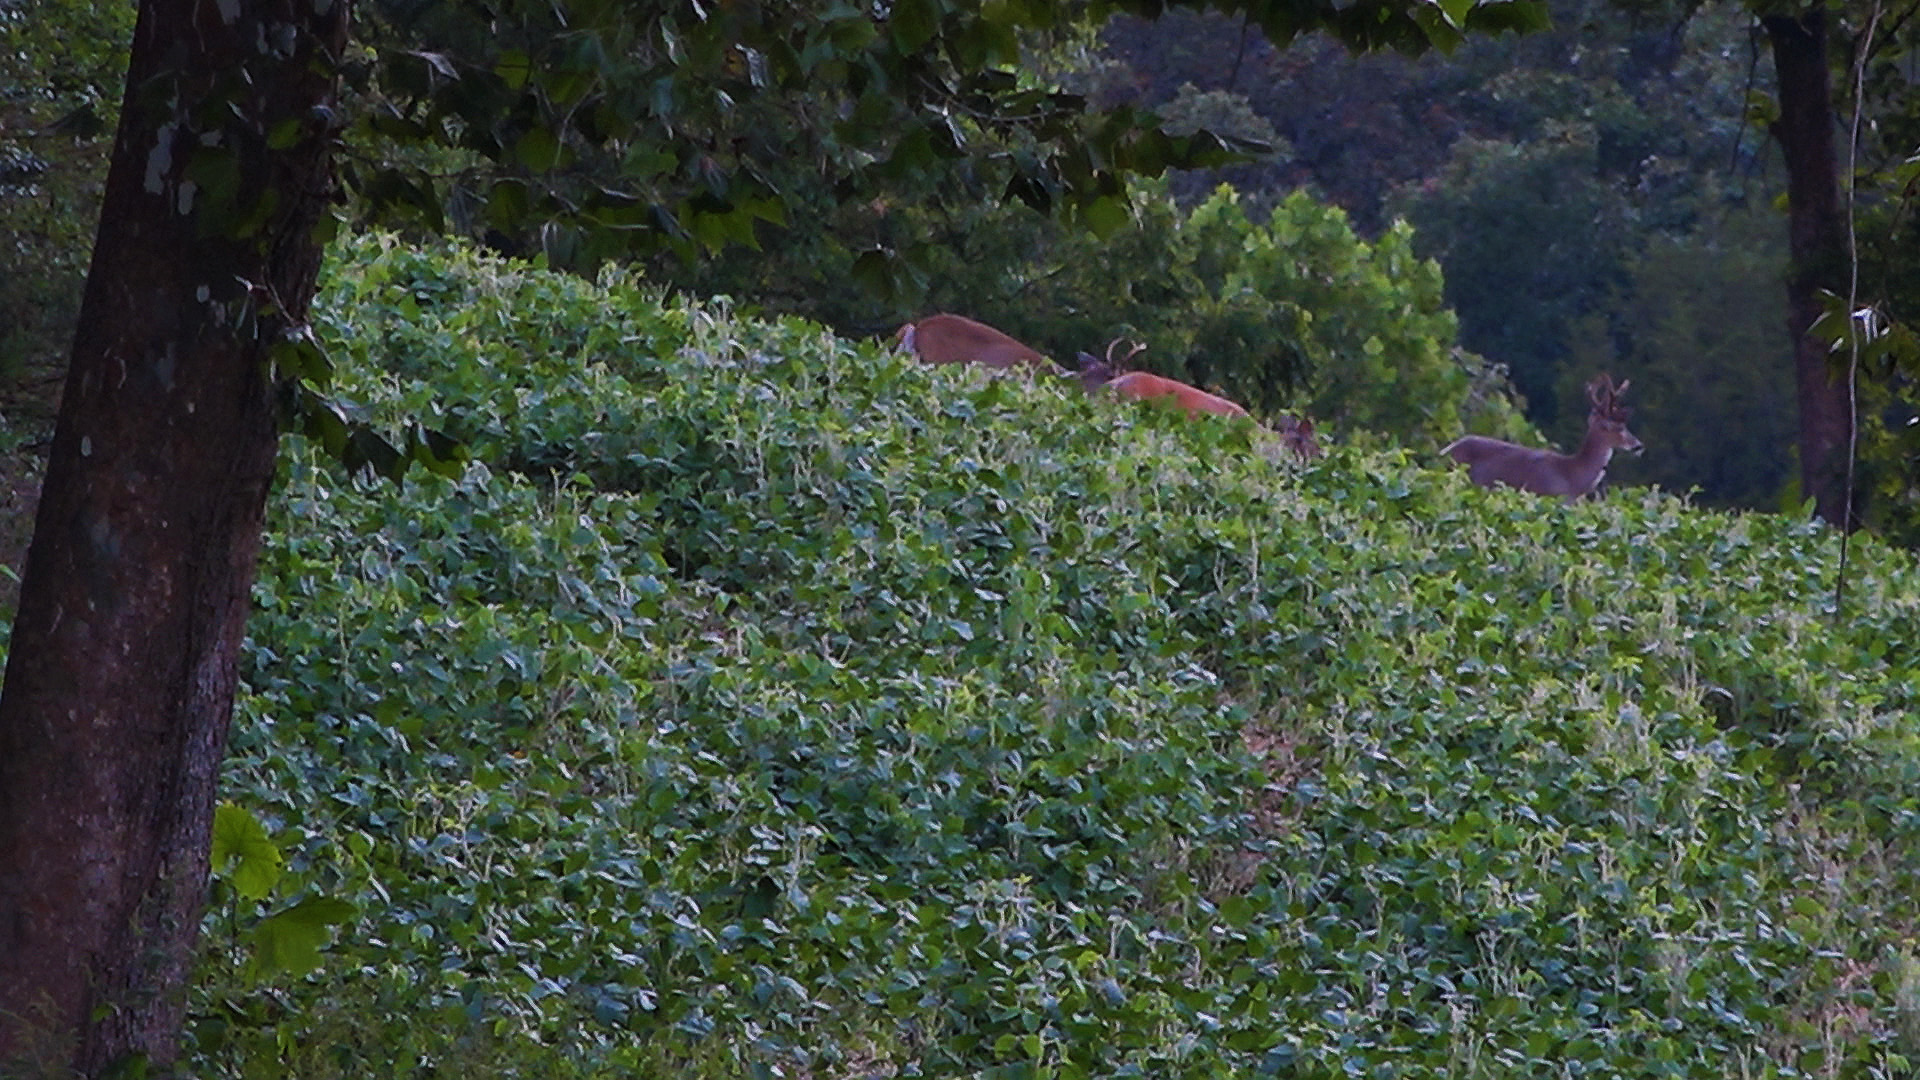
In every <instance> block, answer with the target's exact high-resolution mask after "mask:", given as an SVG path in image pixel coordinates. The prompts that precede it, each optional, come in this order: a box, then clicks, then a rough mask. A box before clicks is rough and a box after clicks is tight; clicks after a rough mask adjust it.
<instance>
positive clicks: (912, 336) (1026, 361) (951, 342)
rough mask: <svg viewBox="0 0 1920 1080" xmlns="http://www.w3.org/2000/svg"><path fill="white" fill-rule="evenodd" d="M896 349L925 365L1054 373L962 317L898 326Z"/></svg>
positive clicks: (1041, 360) (1038, 358)
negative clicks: (980, 366)
mask: <svg viewBox="0 0 1920 1080" xmlns="http://www.w3.org/2000/svg"><path fill="white" fill-rule="evenodd" d="M894 336H895V337H896V338H897V339H898V340H899V342H900V347H901V348H903V349H907V350H909V351H911V352H912V353H913V354H914V355H916V356H918V357H919V358H920V359H922V360H925V361H926V362H927V363H929V364H984V365H986V366H987V367H991V368H1019V367H1037V368H1043V369H1046V370H1048V371H1052V370H1056V369H1055V368H1054V366H1053V361H1051V360H1049V359H1047V358H1046V357H1044V356H1042V355H1040V353H1038V352H1036V351H1035V350H1033V349H1030V348H1028V347H1027V346H1025V345H1022V344H1021V343H1020V342H1018V341H1015V340H1014V339H1013V338H1011V337H1009V336H1007V335H1006V334H1003V333H1001V332H1000V331H998V330H995V329H994V328H993V327H991V326H988V325H987V324H986V323H983V322H975V321H974V320H972V319H969V318H967V317H966V316H964V315H929V316H927V317H926V318H924V319H921V320H920V321H919V322H910V323H907V324H906V325H905V326H902V327H901V328H900V329H899V331H898V332H897V333H896V334H895V335H894Z"/></svg>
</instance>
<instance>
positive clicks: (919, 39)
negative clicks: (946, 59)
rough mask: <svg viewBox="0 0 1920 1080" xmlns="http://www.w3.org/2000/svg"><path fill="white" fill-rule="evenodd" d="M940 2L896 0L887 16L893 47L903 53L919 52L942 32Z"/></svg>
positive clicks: (934, 0) (936, 0) (930, 0)
mask: <svg viewBox="0 0 1920 1080" xmlns="http://www.w3.org/2000/svg"><path fill="white" fill-rule="evenodd" d="M941 14H942V12H941V3H940V0H895V3H894V5H893V8H892V10H891V11H889V12H888V14H887V30H888V32H889V33H890V34H891V35H892V37H893V45H894V47H895V48H897V49H899V50H900V51H901V52H903V53H911V52H918V51H919V50H920V48H921V47H922V46H924V45H926V44H927V42H929V41H932V40H933V36H934V35H935V34H937V33H939V32H940V17H941Z"/></svg>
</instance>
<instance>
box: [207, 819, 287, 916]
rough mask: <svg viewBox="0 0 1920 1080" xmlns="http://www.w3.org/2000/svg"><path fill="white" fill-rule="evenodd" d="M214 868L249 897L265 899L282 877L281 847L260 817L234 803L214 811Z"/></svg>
mask: <svg viewBox="0 0 1920 1080" xmlns="http://www.w3.org/2000/svg"><path fill="white" fill-rule="evenodd" d="M212 863H213V870H214V873H215V874H216V875H218V876H221V877H225V878H226V879H227V880H229V881H231V882H232V883H233V888H234V891H235V892H237V893H239V894H240V896H241V897H242V898H243V899H246V900H264V899H266V897H267V896H268V894H270V893H272V892H273V886H274V885H275V883H277V882H278V881H279V880H280V864H281V860H280V849H279V848H278V847H276V846H275V845H274V843H273V841H272V840H271V839H270V838H268V836H267V830H266V828H265V827H264V826H262V825H261V824H260V819H258V818H256V817H254V816H253V815H252V814H251V813H249V812H247V811H246V810H243V809H241V808H240V807H238V806H235V805H234V804H232V803H224V802H223V803H221V804H220V805H219V806H217V807H215V808H214V811H213V857H212Z"/></svg>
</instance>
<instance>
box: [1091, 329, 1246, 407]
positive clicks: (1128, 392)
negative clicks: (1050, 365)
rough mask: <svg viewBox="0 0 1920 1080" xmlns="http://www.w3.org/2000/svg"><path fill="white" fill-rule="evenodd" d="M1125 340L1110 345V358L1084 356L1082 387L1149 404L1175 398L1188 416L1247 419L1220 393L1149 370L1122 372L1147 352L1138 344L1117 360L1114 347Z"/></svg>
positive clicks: (1115, 339)
mask: <svg viewBox="0 0 1920 1080" xmlns="http://www.w3.org/2000/svg"><path fill="white" fill-rule="evenodd" d="M1122 340H1124V339H1122V338H1114V339H1113V341H1112V342H1111V343H1109V344H1108V345H1107V358H1106V359H1105V360H1102V359H1100V358H1099V357H1097V356H1094V355H1092V354H1091V353H1081V354H1080V385H1082V386H1084V387H1086V388H1087V389H1088V390H1098V389H1099V388H1101V387H1102V386H1104V387H1106V388H1108V389H1109V390H1112V391H1113V392H1114V393H1117V394H1124V395H1125V396H1127V397H1130V398H1139V399H1140V400H1142V401H1145V400H1147V399H1149V398H1169V397H1170V398H1172V399H1173V400H1174V404H1176V405H1178V406H1180V407H1181V408H1182V409H1185V410H1186V411H1187V415H1188V416H1198V415H1200V414H1201V413H1203V412H1204V413H1213V414H1214V415H1215V416H1245V415H1247V410H1245V409H1243V408H1241V407H1240V406H1238V405H1236V404H1234V403H1233V402H1231V401H1228V400H1227V399H1226V398H1223V397H1220V396H1219V395H1217V394H1209V393H1207V392H1206V391H1205V390H1202V389H1200V388H1199V387H1197V386H1188V385H1187V384H1186V383H1183V382H1181V381H1179V380H1178V379H1169V378H1166V377H1164V376H1161V375H1155V374H1152V373H1151V372H1146V371H1129V372H1126V373H1124V374H1123V373H1122V372H1121V371H1120V365H1121V364H1124V363H1126V362H1127V361H1128V360H1131V359H1133V358H1134V357H1136V356H1139V355H1140V354H1141V353H1142V352H1144V351H1145V350H1146V348H1147V347H1146V346H1145V345H1135V346H1134V347H1133V350H1132V351H1131V352H1129V353H1127V355H1126V356H1125V357H1123V358H1121V359H1120V360H1118V361H1115V360H1114V358H1113V350H1114V347H1115V346H1117V345H1119V344H1120V342H1121V341H1122Z"/></svg>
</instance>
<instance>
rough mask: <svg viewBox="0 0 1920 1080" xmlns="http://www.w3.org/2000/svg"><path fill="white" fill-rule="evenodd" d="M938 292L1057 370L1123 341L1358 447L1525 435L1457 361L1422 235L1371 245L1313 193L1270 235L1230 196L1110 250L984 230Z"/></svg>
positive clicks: (1461, 355)
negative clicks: (1307, 417)
mask: <svg viewBox="0 0 1920 1080" xmlns="http://www.w3.org/2000/svg"><path fill="white" fill-rule="evenodd" d="M1007 245H1013V246H1015V247H1016V249H1017V250H1016V251H1014V252H1011V253H1010V252H1009V251H1008V250H1007ZM1009 264H1012V265H1013V266H1015V267H1018V268H1019V269H1018V270H1017V271H1016V272H1015V273H1014V274H1013V275H1011V277H1012V280H1011V281H1007V278H1008V276H1009V275H1008V274H1007V271H1006V269H1005V267H1007V266H1008V265H1009ZM1116 269H1120V270H1122V272H1121V273H1118V274H1116ZM939 279H940V282H941V284H940V285H939V286H938V287H937V288H936V290H935V292H934V303H935V306H937V307H945V308H947V309H949V310H967V311H971V312H975V313H978V314H981V315H982V316H983V317H986V318H988V319H989V320H990V321H992V322H993V323H994V324H995V325H996V326H1000V327H1002V328H1004V329H1006V330H1007V331H1008V332H1009V333H1012V334H1014V335H1015V336H1016V337H1019V338H1021V339H1022V340H1025V341H1030V342H1032V343H1033V344H1034V345H1035V347H1037V348H1041V349H1042V350H1043V351H1048V352H1049V353H1050V355H1053V356H1055V357H1057V358H1060V359H1061V360H1062V361H1065V362H1070V360H1071V358H1072V357H1073V355H1074V354H1075V352H1076V351H1079V350H1087V351H1091V352H1099V351H1100V347H1101V344H1102V343H1103V342H1104V341H1106V340H1110V339H1111V338H1113V337H1117V336H1127V337H1130V338H1133V339H1136V340H1138V341H1140V342H1143V343H1145V344H1146V345H1147V346H1148V349H1147V351H1146V352H1145V353H1144V354H1143V355H1142V356H1141V358H1140V359H1139V360H1138V361H1137V363H1138V364H1139V365H1140V366H1143V367H1147V368H1151V369H1154V370H1158V371H1160V372H1162V373H1164V374H1168V375H1172V376H1174V377H1176V378H1180V379H1182V380H1185V381H1189V382H1192V383H1195V384H1196V385H1212V386H1217V387H1219V388H1221V390H1222V392H1223V393H1225V394H1227V395H1228V396H1229V397H1232V398H1234V399H1235V400H1237V401H1240V402H1242V403H1243V404H1245V405H1247V406H1248V407H1250V408H1252V409H1253V410H1254V411H1255V412H1256V413H1257V414H1260V413H1264V414H1272V413H1276V412H1279V411H1282V410H1286V409H1297V410H1302V411H1305V412H1307V413H1309V414H1311V415H1312V416H1313V417H1314V418H1315V420H1316V422H1317V423H1320V424H1323V425H1329V426H1331V428H1332V429H1333V430H1336V431H1338V432H1340V433H1341V434H1342V435H1343V436H1344V437H1347V438H1357V437H1374V438H1379V439H1383V440H1386V441H1391V442H1398V443H1401V444H1404V445H1408V446H1417V447H1432V446H1435V445H1438V444H1439V443H1442V442H1445V441H1446V440H1448V439H1451V438H1453V437H1455V436H1457V435H1458V434H1460V432H1461V431H1462V430H1464V429H1469V428H1471V429H1473V430H1477V431H1482V432H1484V433H1487V434H1492V435H1498V436H1502V437H1515V436H1519V435H1521V434H1522V433H1523V432H1525V431H1526V430H1527V425H1526V423H1525V421H1524V420H1522V419H1521V417H1520V415H1519V413H1518V410H1517V409H1516V408H1515V407H1514V405H1513V402H1512V400H1511V397H1510V391H1509V390H1508V388H1507V387H1506V385H1505V382H1504V378H1503V377H1502V375H1501V373H1500V372H1499V371H1498V370H1497V369H1495V368H1493V367H1492V366H1491V365H1488V364H1487V363H1486V362H1485V361H1484V360H1481V359H1480V358H1479V357H1476V356H1473V355H1471V354H1469V353H1466V352H1465V351H1464V350H1461V349H1459V348H1458V347H1457V346H1456V344H1455V341H1456V338H1457V328H1456V322H1455V320H1454V317H1453V314H1452V312H1451V311H1450V310H1448V309H1447V307H1446V306H1445V301H1444V299H1443V285H1442V282H1441V277H1440V270H1439V267H1438V266H1437V265H1436V264H1435V263H1434V262H1432V261H1431V260H1426V259H1421V258H1419V257H1418V256H1416V255H1415V254H1414V252H1413V238H1412V230H1410V229H1408V228H1406V227H1405V226H1396V227H1395V228H1393V229H1391V230H1389V231H1388V232H1387V233H1386V234H1385V235H1383V236H1382V237H1381V238H1380V239H1379V240H1378V241H1375V242H1371V243H1369V242H1368V241H1366V240H1363V239H1361V238H1360V237H1359V236H1357V235H1355V233H1354V231H1353V229H1352V227H1351V226H1350V225H1349V224H1348V221H1347V217H1346V215H1345V213H1343V212H1342V211H1340V210H1339V209H1337V208H1334V207H1330V206H1327V205H1325V204H1323V203H1320V202H1318V201H1317V200H1315V199H1312V198H1310V197H1308V196H1307V195H1306V194H1304V193H1298V192H1296V193H1295V194H1293V195H1291V196H1288V197H1287V198H1285V199H1283V200H1282V201H1281V202H1280V203H1279V204H1278V205H1276V206H1275V207H1273V209H1272V211H1271V212H1270V214H1269V215H1268V216H1267V217H1266V219H1265V220H1264V221H1261V220H1250V218H1249V216H1248V214H1247V213H1246V210H1245V208H1244V206H1243V205H1242V203H1241V200H1240V199H1239V197H1238V196H1237V195H1236V194H1235V193H1234V192H1233V191H1232V190H1231V189H1227V188H1221V189H1220V190H1218V191H1216V192H1215V193H1214V194H1213V196H1212V197H1211V198H1209V199H1208V200H1206V201H1205V202H1204V203H1202V204H1200V205H1199V206H1196V207H1194V208H1193V209H1192V210H1191V211H1186V212H1182V211H1181V210H1179V209H1178V208H1177V207H1176V206H1174V205H1173V204H1171V203H1170V202H1168V201H1167V200H1166V199H1165V198H1164V197H1160V198H1146V199H1141V200H1139V201H1138V202H1136V204H1135V217H1134V220H1133V222H1132V223H1131V224H1130V225H1129V226H1128V227H1126V228H1124V229H1121V230H1118V231H1116V232H1115V233H1114V234H1113V235H1111V236H1108V237H1105V238H1095V237H1092V236H1089V235H1086V234H1085V233H1081V232H1075V231H1072V230H1067V229H1058V228H1051V229H1050V228H1047V227H1045V226H1044V225H1041V224H1039V223H1034V222H1027V223H1025V225H1024V228H1022V229H1020V230H1019V231H1017V232H1016V231H1015V230H1014V229H1012V228H1009V227H1007V223H1005V222H1004V221H1002V222H995V223H989V224H988V225H987V226H986V227H984V228H981V229H977V230H973V231H972V232H971V233H970V234H969V236H968V237H967V239H966V241H965V246H963V247H961V248H960V249H959V250H957V251H956V252H955V253H954V255H953V256H952V257H951V259H950V260H949V261H948V262H947V263H946V265H945V269H944V270H943V272H942V273H941V274H940V275H939ZM1000 282H1006V284H1005V285H1004V286H1003V287H1002V288H1000V289H996V285H997V284H999V283H1000ZM1089 327H1092V328H1095V332H1096V333H1098V334H1100V339H1099V340H1095V341H1089V340H1087V338H1086V335H1087V333H1088V329H1089Z"/></svg>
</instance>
